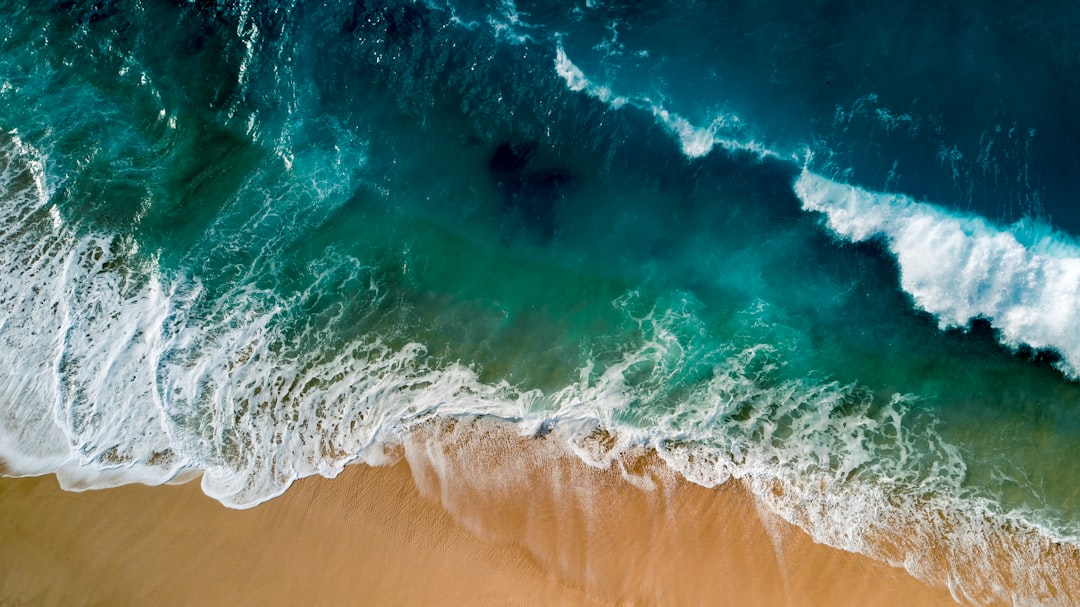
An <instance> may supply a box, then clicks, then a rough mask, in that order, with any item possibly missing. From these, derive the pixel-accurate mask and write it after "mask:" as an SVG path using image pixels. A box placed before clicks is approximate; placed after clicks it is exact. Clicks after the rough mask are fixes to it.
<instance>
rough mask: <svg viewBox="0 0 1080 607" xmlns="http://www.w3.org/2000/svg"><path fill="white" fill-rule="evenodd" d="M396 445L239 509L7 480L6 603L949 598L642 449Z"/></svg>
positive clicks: (2, 551)
mask: <svg viewBox="0 0 1080 607" xmlns="http://www.w3.org/2000/svg"><path fill="white" fill-rule="evenodd" d="M400 455H402V456H403V457H402V458H401V459H400V460H399V461H398V462H397V463H396V464H393V465H390V466H385V467H376V468H372V467H368V466H364V465H356V466H350V467H348V468H347V469H346V470H345V472H344V473H342V474H341V475H340V476H339V477H338V478H337V479H333V480H328V479H323V478H312V479H305V480H303V481H300V482H298V483H296V484H295V485H294V486H293V487H292V488H291V489H290V490H289V491H288V492H287V493H286V494H285V495H284V496H282V497H279V498H277V499H274V500H271V501H270V502H267V503H265V504H262V505H260V506H258V507H256V508H253V509H251V510H246V511H234V510H229V509H227V508H225V507H223V506H221V505H220V504H218V503H217V502H215V501H213V500H211V499H209V498H207V497H206V496H204V495H203V494H202V493H201V491H200V490H199V487H198V485H197V483H191V484H187V485H182V486H165V487H145V486H128V487H121V488H118V489H109V490H104V491H90V492H86V493H67V492H64V491H61V490H60V489H59V488H58V487H57V484H56V480H55V479H54V478H53V477H45V478H34V479H0V605H4V606H6V605H72V606H75V605H117V606H123V605H301V604H303V605H594V604H595V605H611V604H642V605H652V604H658V605H740V606H751V607H752V606H755V605H761V606H766V605H767V606H810V605H822V606H824V605H829V606H842V605H859V606H865V607H872V606H880V607H886V606H891V605H905V606H911V605H926V606H932V605H953V604H955V603H953V601H952V600H951V599H950V597H949V595H948V593H947V592H945V591H944V590H941V589H934V588H930V587H927V586H925V585H923V584H922V583H920V582H918V581H916V580H915V579H914V578H911V577H910V576H908V575H907V574H906V573H905V572H904V571H902V570H898V569H894V568H891V567H889V566H887V565H884V564H881V563H878V562H875V561H871V560H870V559H867V558H865V557H861V556H858V555H855V554H851V553H847V552H842V551H839V550H835V549H832V548H829V547H826V546H822V545H819V544H815V543H814V542H813V541H812V540H811V539H810V538H809V536H807V535H806V534H805V533H804V532H802V531H801V530H799V529H798V528H795V527H792V526H791V525H788V524H787V523H785V522H783V521H781V520H779V519H777V518H776V517H775V516H772V515H769V514H768V513H765V512H762V511H761V510H760V508H759V507H758V506H757V504H756V503H755V500H754V498H753V497H752V496H751V495H750V494H749V493H748V492H747V491H746V490H745V489H743V488H742V487H741V486H739V485H738V484H734V483H733V484H729V485H727V486H724V487H721V488H717V489H705V488H703V487H700V486H697V485H693V484H691V483H688V482H686V481H683V480H680V479H678V478H677V477H674V475H672V474H670V473H668V472H666V470H665V469H664V468H663V466H662V465H661V464H658V463H657V462H656V461H655V458H650V457H649V456H648V454H645V455H644V456H642V457H638V458H630V459H629V460H627V462H628V463H627V464H625V465H623V466H615V467H613V468H612V469H609V470H598V469H594V468H590V467H588V466H586V465H585V464H583V463H582V462H581V461H580V460H578V459H576V458H573V457H570V456H568V455H566V454H565V453H564V452H563V451H562V449H561V448H560V447H559V445H558V444H557V441H555V440H553V439H551V438H547V439H543V438H541V439H534V438H520V437H517V436H515V435H514V434H513V433H512V432H511V431H509V430H508V429H506V428H505V427H503V426H500V425H498V424H493V423H488V422H464V423H441V424H432V425H429V426H428V427H426V428H424V429H422V430H420V431H418V432H416V433H415V434H414V435H413V436H411V437H410V438H409V439H408V440H407V441H406V443H405V444H404V445H403V447H402V448H401V449H400Z"/></svg>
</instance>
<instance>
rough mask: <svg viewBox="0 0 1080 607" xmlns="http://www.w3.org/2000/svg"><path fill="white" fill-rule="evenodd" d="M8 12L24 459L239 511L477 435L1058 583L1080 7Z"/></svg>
mask: <svg viewBox="0 0 1080 607" xmlns="http://www.w3.org/2000/svg"><path fill="white" fill-rule="evenodd" d="M5 15H6V16H7V18H6V19H4V20H3V23H0V41H2V42H0V44H2V52H0V132H2V134H0V167H2V170H0V218H2V219H0V263H2V265H3V267H4V268H5V271H4V272H2V273H0V458H2V460H3V464H4V467H5V470H6V471H7V472H8V473H9V474H19V475H26V474H44V473H50V472H52V473H56V474H57V476H58V477H59V478H60V480H61V483H62V484H63V485H64V486H65V487H68V488H71V489H83V488H97V487H107V486H112V485H116V484H120V483H127V482H144V483H150V484H156V483H164V482H170V481H179V480H184V479H187V478H190V477H191V476H193V475H197V474H201V475H202V486H203V489H204V490H205V491H206V493H207V494H209V495H211V496H213V497H215V498H217V499H219V500H220V501H221V502H222V503H224V504H226V505H229V506H233V507H241V508H242V507H250V506H254V505H256V504H258V503H260V502H262V501H265V500H267V499H271V498H273V497H274V496H276V495H279V494H280V493H282V492H283V491H285V490H286V489H287V488H288V486H289V485H290V483H292V482H293V481H294V480H296V479H297V478H301V477H304V476H309V475H314V474H322V475H325V476H334V475H336V474H337V473H338V472H340V470H341V469H342V467H343V466H345V465H347V464H349V463H352V462H358V461H362V462H369V463H377V462H379V461H380V460H381V459H382V458H383V457H384V453H385V449H386V448H387V447H388V446H390V445H393V444H395V441H397V440H398V439H399V437H401V436H402V435H403V433H404V432H407V431H408V429H409V428H411V427H414V426H415V425H416V424H419V423H423V422H424V421H425V420H429V419H431V418H432V417H433V416H473V415H488V416H495V417H498V418H501V419H505V420H509V421H511V422H513V423H515V424H517V425H518V427H519V429H520V431H521V432H522V433H523V434H543V435H546V434H550V433H554V434H555V435H557V436H559V437H560V438H561V439H562V440H565V441H566V443H567V445H568V446H569V447H570V448H571V449H573V450H575V451H576V452H577V453H579V454H580V455H581V457H582V458H584V459H585V460H586V461H587V462H589V463H590V464H594V465H606V464H607V463H608V462H610V461H611V460H612V458H615V457H617V456H618V455H619V453H620V452H622V451H624V450H626V449H628V448H636V447H642V446H644V447H648V448H651V449H654V450H656V452H657V453H658V454H659V455H660V457H661V458H663V460H664V461H666V462H667V463H668V465H670V466H671V467H672V468H674V469H675V470H677V471H678V472H680V473H681V474H683V475H685V476H686V477H687V478H689V479H690V480H692V481H695V482H699V483H702V484H705V485H715V484H719V483H723V482H726V481H728V480H730V479H733V478H736V479H743V480H744V481H746V482H747V483H748V485H749V486H750V487H751V488H752V490H754V492H755V493H756V494H757V495H758V497H759V498H760V499H761V500H762V501H763V503H765V504H766V505H767V506H768V507H770V508H771V509H773V510H774V511H775V512H777V513H779V514H781V515H782V516H784V517H785V518H787V519H788V520H791V521H793V522H795V523H797V524H799V525H801V526H802V527H804V528H806V529H807V531H809V532H810V533H811V534H812V535H813V536H814V537H815V538H816V539H818V540H819V541H823V542H826V543H829V544H832V545H835V546H838V547H842V548H845V549H849V550H855V551H860V552H864V553H867V554H870V555H872V556H875V557H877V558H881V559H883V560H888V561H890V562H893V563H895V564H900V565H904V566H906V567H908V569H909V570H911V571H912V572H914V573H916V574H918V575H922V576H923V577H926V578H933V579H939V578H940V577H941V576H940V575H938V574H939V573H940V572H938V573H934V572H932V571H931V569H933V567H935V566H937V567H938V569H940V566H939V565H935V563H938V562H939V561H940V558H941V555H942V554H944V555H946V560H947V561H948V562H949V563H950V566H949V567H947V568H946V569H947V571H946V572H945V573H944V574H943V575H944V576H945V578H947V582H948V583H949V584H950V585H951V587H952V588H953V591H954V593H955V594H956V595H957V596H958V597H961V598H963V597H969V598H970V597H973V596H986V595H985V592H990V593H991V595H995V596H997V597H998V598H1000V599H1003V600H1005V599H1013V600H1017V601H1019V602H1022V603H1030V602H1037V601H1045V602H1051V603H1052V602H1055V601H1058V602H1062V603H1067V602H1068V600H1069V599H1068V597H1070V596H1072V593H1073V592H1075V589H1070V586H1069V583H1070V582H1069V579H1071V578H1068V576H1067V575H1065V574H1064V573H1055V571H1059V570H1061V571H1063V570H1064V569H1065V568H1067V567H1069V566H1070V564H1072V565H1075V563H1073V561H1072V559H1073V557H1072V556H1069V555H1070V554H1073V553H1072V552H1068V550H1071V548H1069V547H1071V546H1074V545H1075V543H1076V541H1077V537H1078V536H1080V506H1078V504H1080V500H1078V499H1077V498H1078V497H1080V482H1078V481H1080V479H1077V478H1076V473H1075V467H1074V466H1073V465H1072V462H1075V461H1078V458H1080V440H1078V439H1080V422H1078V421H1077V420H1080V388H1078V384H1077V380H1080V243H1078V241H1077V240H1076V238H1075V236H1074V234H1078V233H1080V214H1078V213H1076V211H1075V210H1074V202H1073V198H1074V196H1075V194H1074V183H1075V176H1074V167H1076V166H1078V162H1080V156H1078V152H1077V149H1080V148H1077V146H1076V145H1075V139H1076V137H1077V134H1078V133H1080V130H1078V129H1080V125H1078V124H1077V114H1076V112H1075V110H1074V108H1075V107H1078V105H1077V101H1078V97H1080V77H1078V76H1077V74H1080V72H1078V71H1077V69H1076V68H1077V67H1078V66H1077V57H1080V54H1078V52H1077V51H1078V49H1077V48H1076V42H1075V37H1074V36H1072V35H1071V32H1072V31H1074V26H1076V25H1077V24H1078V23H1080V14H1078V12H1077V11H1076V10H1074V9H1072V8H1070V7H1066V6H1063V5H1060V4H1059V3H1049V2H1047V3H1035V4H1032V3H1009V2H1006V3H994V4H993V5H992V6H988V5H984V3H954V4H952V5H949V6H939V5H937V4H933V3H908V4H896V3H873V4H872V5H866V4H863V5H859V6H855V5H852V4H850V3H846V2H837V1H834V0H830V1H824V2H810V3H801V4H800V5H798V6H793V5H791V3H787V2H763V3H753V4H751V5H746V4H744V3H696V2H689V1H687V0H678V1H675V0H672V1H670V2H661V3H649V4H648V5H647V6H646V5H637V4H633V3H620V2H607V1H604V0H586V1H585V2H575V3H545V2H519V3H515V2H513V1H511V0H500V1H497V2H481V1H471V0H456V1H454V2H438V1H435V0H432V1H430V2H386V3H380V4H374V5H369V4H367V3H348V2H333V1H331V2H303V1H301V2H286V1H280V2H240V1H237V2H225V1H219V2H209V1H208V2H201V1H192V2H186V1H175V2H166V1H158V0H142V1H140V2H124V1H120V0H117V1H108V0H98V1H95V2H91V1H75V2H72V1H63V2H43V3H33V4H32V5H31V6H23V5H21V4H8V5H7V6H6V7H5ZM598 437H599V438H598ZM478 473H480V472H479V471H478ZM1055 546H1056V547H1058V548H1054V547H1055ZM1047 547H1049V548H1047ZM1048 550H1049V551H1050V552H1047V551H1048ZM1054 550H1058V551H1057V552H1054ZM1037 563H1039V564H1040V565H1039V567H1036V564H1037ZM1040 567H1041V568H1040ZM1055 568H1057V569H1055ZM935 575H938V577H936V578H935ZM987 589H990V590H987Z"/></svg>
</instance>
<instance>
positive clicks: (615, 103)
mask: <svg viewBox="0 0 1080 607" xmlns="http://www.w3.org/2000/svg"><path fill="white" fill-rule="evenodd" d="M555 72H556V73H557V74H558V75H559V76H560V77H561V78H562V79H563V80H565V81H566V86H567V87H568V88H569V89H570V90H572V91H581V92H584V93H585V94H587V95H589V96H590V97H593V98H596V99H598V100H600V101H602V102H603V103H606V104H607V105H608V106H610V107H611V108H613V109H616V110H617V109H620V108H622V107H625V106H632V107H636V108H638V109H642V110H645V111H647V112H649V113H651V114H652V115H653V116H654V117H655V118H656V119H657V121H658V122H659V123H660V124H662V125H664V127H665V128H667V129H668V131H669V132H670V133H671V134H672V135H673V136H675V138H676V139H677V140H678V141H679V144H680V146H681V148H682V151H683V153H684V154H686V156H687V157H689V158H700V157H702V156H707V155H708V154H709V152H711V151H712V150H713V148H715V147H717V146H719V147H721V148H723V149H725V150H728V151H732V152H749V153H752V154H754V155H756V156H758V157H759V158H766V157H774V158H779V154H778V153H777V152H775V151H773V150H772V149H770V148H769V147H768V146H766V145H765V144H763V143H761V142H759V141H756V140H755V139H754V138H753V137H752V136H750V135H749V134H748V133H747V128H746V124H745V123H744V122H743V121H742V119H741V118H740V117H739V116H737V115H735V114H732V113H720V114H718V115H717V116H716V117H714V118H713V119H712V120H711V121H710V122H709V124H708V125H707V126H697V125H695V124H693V123H692V122H690V121H689V120H687V119H686V118H684V117H682V116H680V115H679V114H677V113H675V112H672V111H669V110H668V109H667V108H665V107H664V105H663V104H662V103H659V102H656V101H653V100H652V99H651V98H649V97H646V96H624V95H619V94H616V93H614V92H613V91H612V89H611V88H610V87H608V86H605V85H602V84H597V83H596V82H594V81H593V80H591V79H589V78H588V77H587V76H586V75H585V73H584V72H583V71H582V70H581V68H579V67H578V66H577V65H575V64H574V63H573V62H572V61H571V60H570V57H569V56H568V55H567V54H566V51H565V50H564V49H563V47H562V45H561V44H559V45H558V47H557V48H556V49H555Z"/></svg>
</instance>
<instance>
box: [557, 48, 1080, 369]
mask: <svg viewBox="0 0 1080 607" xmlns="http://www.w3.org/2000/svg"><path fill="white" fill-rule="evenodd" d="M555 64H556V65H555V67H556V72H557V73H558V74H559V76H560V77H562V78H563V79H564V80H565V81H566V84H567V86H568V87H569V88H570V89H571V90H574V91H582V92H584V93H586V94H588V95H590V96H592V97H594V98H596V99H598V100H600V101H602V102H604V103H606V104H608V105H609V106H611V107H612V108H614V109H620V108H622V107H624V106H632V107H636V108H638V109H641V110H644V111H647V112H650V113H651V114H653V116H654V117H655V118H656V120H657V121H658V122H659V123H661V124H662V125H664V126H665V127H666V128H667V130H668V131H669V132H670V133H671V134H672V136H673V137H675V138H676V140H677V141H679V143H680V146H681V148H682V151H683V153H684V154H685V155H686V156H687V157H689V158H698V157H701V156H705V155H707V154H709V153H710V152H711V151H712V150H713V149H714V148H716V147H720V148H722V149H725V150H727V151H731V152H749V153H752V154H755V155H757V156H758V157H760V158H765V157H771V158H789V159H791V160H792V161H793V162H802V163H803V164H804V165H805V163H806V161H805V159H803V160H801V161H800V160H799V155H798V154H782V153H780V152H777V151H775V150H773V149H771V148H769V147H768V146H767V145H765V144H763V143H761V142H759V141H757V140H755V139H753V138H752V137H750V136H749V135H748V130H747V127H746V125H745V124H744V122H743V121H742V120H741V119H740V118H739V117H738V116H735V115H721V116H718V117H717V118H715V119H714V120H713V121H712V122H711V123H710V124H709V125H708V126H706V127H701V126H695V125H694V124H692V123H691V122H690V121H688V120H687V119H686V118H684V117H682V116H679V115H678V114H676V113H674V112H670V111H669V110H667V109H665V108H664V107H663V106H661V105H659V104H655V103H653V102H652V101H650V100H649V99H647V98H635V97H627V96H622V95H618V94H616V93H614V92H612V90H611V89H610V88H609V87H607V86H603V85H600V84H596V83H594V82H593V81H592V80H590V79H589V78H588V77H587V76H586V75H585V73H584V72H583V71H582V70H581V69H580V68H578V67H577V66H576V65H574V64H573V62H572V61H570V59H569V57H568V56H567V54H566V52H565V51H564V50H563V48H562V46H561V45H559V47H558V48H557V49H556V62H555ZM874 101H876V99H874ZM878 114H879V117H880V118H881V120H883V121H886V122H888V125H889V128H895V125H896V124H897V123H899V122H905V121H906V122H910V117H909V116H906V115H904V116H892V115H891V114H888V113H887V112H883V110H880V109H879V110H878ZM792 187H793V190H794V192H795V194H796V196H798V198H799V199H800V200H801V201H802V206H803V208H804V209H805V210H808V211H817V212H822V213H824V214H825V215H826V217H827V220H826V222H827V225H828V227H829V229H830V230H831V231H832V232H833V233H834V234H835V235H837V236H838V237H841V238H844V239H847V240H850V241H853V242H860V241H864V240H867V239H870V238H874V237H882V238H884V239H885V241H886V242H887V245H888V248H889V251H890V252H891V253H892V254H893V255H894V256H895V257H896V259H897V262H898V263H899V265H900V272H901V276H900V286H901V287H902V288H903V290H904V291H906V292H907V293H908V294H909V295H910V296H911V297H912V299H913V300H914V303H915V305H916V307H918V308H920V309H922V310H924V311H926V312H929V313H931V314H933V315H934V316H935V317H937V319H938V322H939V325H940V326H941V328H942V329H947V328H955V327H960V328H963V327H967V326H968V325H969V323H970V322H971V321H972V320H974V319H978V318H982V319H986V320H988V321H989V322H990V323H991V324H992V325H993V326H994V328H995V329H997V335H998V339H999V341H1000V342H1001V343H1002V344H1004V345H1005V346H1007V347H1009V348H1012V349H1014V350H1015V349H1017V348H1020V347H1023V346H1027V347H1030V348H1034V349H1036V350H1053V351H1055V352H1057V353H1058V354H1060V355H1061V360H1059V361H1057V362H1056V363H1055V366H1056V367H1057V368H1058V369H1059V370H1060V371H1061V372H1062V373H1064V374H1065V375H1066V376H1068V377H1070V378H1072V379H1080V339H1077V338H1075V337H1074V336H1077V335H1080V245H1077V244H1076V243H1075V241H1074V239H1072V238H1070V237H1068V236H1066V235H1064V234H1061V233H1057V232H1055V231H1054V230H1052V229H1050V228H1048V227H1045V226H1040V225H1038V224H1036V223H1035V222H1032V221H1030V220H1024V221H1021V222H1018V223H1016V224H1014V225H1013V226H1010V227H1009V228H1005V229H1003V228H1000V227H998V226H995V225H994V224H993V223H991V222H990V221H988V220H986V219H984V218H982V217H978V216H974V215H963V214H959V213H955V212H950V211H947V210H945V209H943V208H941V207H938V206H935V205H933V204H929V203H921V202H916V201H914V200H912V199H911V198H910V197H907V196H904V195H902V194H886V193H877V192H872V191H869V190H867V189H863V188H860V187H858V186H855V185H850V184H846V183H843V182H838V181H833V180H831V179H828V178H826V177H823V176H821V175H819V174H816V173H814V172H813V171H811V170H809V169H808V168H805V167H804V169H803V171H802V172H801V174H800V175H799V177H798V178H797V180H796V181H795V183H794V184H793V186H792Z"/></svg>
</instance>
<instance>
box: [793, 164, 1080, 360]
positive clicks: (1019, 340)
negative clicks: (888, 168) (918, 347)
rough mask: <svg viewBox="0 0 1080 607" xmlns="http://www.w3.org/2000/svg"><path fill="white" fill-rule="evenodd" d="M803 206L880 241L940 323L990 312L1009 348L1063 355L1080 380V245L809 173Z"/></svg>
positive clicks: (802, 181) (845, 232) (853, 234)
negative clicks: (1027, 348) (880, 239)
mask: <svg viewBox="0 0 1080 607" xmlns="http://www.w3.org/2000/svg"><path fill="white" fill-rule="evenodd" d="M794 188H795V193H796V194H797V195H798V197H799V199H800V200H801V201H802V204H803V208H805V209H806V210H809V211H817V212H821V213H824V214H825V218H826V219H825V220H826V224H827V225H828V227H829V229H830V230H832V231H833V232H834V233H835V234H837V235H838V236H840V237H842V238H844V239H847V240H851V241H854V242H860V241H864V240H867V239H871V238H882V239H883V240H884V242H885V243H886V246H887V247H888V249H889V251H890V252H891V253H892V254H893V255H894V256H895V257H896V259H897V262H898V263H899V266H900V284H901V287H902V288H903V289H904V291H906V292H907V293H908V294H910V295H911V297H912V299H913V300H914V302H915V305H916V306H917V307H919V308H920V309H923V310H925V311H927V312H930V313H931V314H933V315H934V316H936V317H937V319H938V322H939V324H940V325H941V327H942V328H948V327H966V326H967V325H968V324H969V323H970V322H971V321H972V320H973V319H976V318H984V319H986V320H988V321H990V323H991V324H992V325H993V326H994V327H995V328H996V329H997V330H998V339H999V340H1000V341H1001V342H1002V343H1003V344H1005V345H1006V346H1009V347H1011V348H1017V347H1020V346H1022V345H1027V346H1030V347H1032V348H1036V349H1051V350H1054V351H1056V352H1058V353H1059V354H1060V355H1061V357H1062V358H1061V360H1060V361H1058V362H1057V363H1055V364H1056V366H1057V367H1058V368H1059V369H1060V370H1061V371H1062V372H1063V373H1064V374H1065V375H1067V376H1069V377H1071V378H1073V379H1077V378H1080V339H1077V336H1080V247H1076V246H1075V245H1074V244H1072V243H1071V242H1070V239H1068V238H1065V237H1063V236H1061V235H1054V234H1053V233H1052V232H1051V231H1050V230H1048V229H1042V230H1039V229H1034V228H1032V225H1031V224H1030V223H1019V224H1017V225H1015V226H1013V227H1012V228H1005V229H1003V228H999V227H997V226H995V225H993V224H992V223H991V222H989V221H987V220H986V219H984V218H981V217H978V216H970V215H961V214H958V213H954V212H950V211H946V210H945V209H942V208H940V207H937V206H934V205H931V204H927V203H921V202H916V201H914V200H912V199H911V198H909V197H907V196H904V195H901V194H886V193H876V192H870V191H867V190H864V189H861V188H858V187H855V186H852V185H848V184H844V183H840V182H836V181H832V180H830V179H826V178H825V177H822V176H820V175H816V174H814V173H812V172H810V171H808V170H804V171H803V172H802V174H801V175H800V176H799V178H798V179H797V180H796V182H795V185H794Z"/></svg>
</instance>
